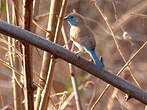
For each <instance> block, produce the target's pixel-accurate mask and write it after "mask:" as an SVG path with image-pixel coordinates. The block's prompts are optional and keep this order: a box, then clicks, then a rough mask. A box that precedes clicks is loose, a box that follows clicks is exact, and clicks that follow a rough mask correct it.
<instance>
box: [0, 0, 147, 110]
mask: <svg viewBox="0 0 147 110" xmlns="http://www.w3.org/2000/svg"><path fill="white" fill-rule="evenodd" d="M6 1H7V2H6ZM96 2H97V4H98V5H99V8H100V9H101V11H102V12H103V14H104V15H105V16H106V17H107V21H108V23H109V24H110V26H111V27H112V30H113V32H114V35H115V38H116V40H117V43H118V47H119V50H120V51H121V53H122V55H123V57H124V59H125V60H126V61H128V59H129V58H130V57H131V56H132V55H133V54H134V53H135V52H136V51H137V50H138V49H139V48H140V47H141V46H142V45H143V44H144V43H145V42H146V41H147V15H146V14H147V11H146V10H147V5H146V4H147V2H146V0H97V1H96ZM7 3H8V6H9V8H12V7H13V5H12V4H13V0H0V13H1V14H0V19H1V20H5V21H7V19H8V18H7V16H8V15H7V13H6V10H7V9H6V8H7V5H6V4H7ZM145 3H146V4H145ZM19 4H20V5H21V4H22V0H20V1H19ZM21 7H23V5H21ZM38 8H39V12H38V15H37V16H36V18H35V20H36V22H37V24H38V25H39V26H40V27H42V28H44V29H46V28H47V22H48V15H49V8H50V1H49V0H40V4H39V7H38ZM19 9H20V10H22V9H21V8H19ZM73 10H75V11H76V12H78V13H80V14H81V15H83V16H85V20H86V21H87V25H88V26H89V27H90V28H91V29H92V30H93V32H94V34H95V39H96V42H97V45H96V51H97V54H98V55H99V56H102V57H103V61H104V64H105V67H106V70H108V71H110V72H112V73H115V74H116V73H117V72H118V71H119V70H120V69H121V67H123V65H124V64H125V62H124V60H123V58H122V56H121V55H120V53H119V51H118V48H117V46H116V44H115V42H114V39H113V37H112V36H111V32H110V31H109V29H108V26H107V25H106V22H105V21H104V19H103V17H102V16H101V14H100V13H99V11H98V10H97V9H96V8H95V6H94V5H93V4H92V3H91V1H90V0H69V1H68V6H67V11H66V14H68V13H71V12H73ZM9 12H10V13H9V14H10V15H11V13H12V11H11V9H9ZM19 12H21V11H19ZM20 16H21V17H23V16H22V13H20ZM21 17H20V18H21ZM10 19H12V17H10ZM63 25H64V28H65V32H66V35H67V39H69V29H70V26H69V25H68V24H67V22H64V23H63ZM19 26H20V27H21V26H22V25H21V19H20V24H19ZM35 33H36V34H38V35H40V36H42V37H45V32H44V31H42V29H40V28H39V27H37V28H36V32H35ZM58 43H59V44H60V45H62V46H64V40H63V35H62V33H61V35H60V37H59V39H58ZM69 45H70V47H71V45H72V43H71V42H70V44H69ZM8 48H9V42H8V38H7V37H6V36H4V35H0V108H2V107H4V106H6V105H10V106H12V107H13V102H14V98H13V84H12V83H13V78H12V70H11V69H12V68H10V61H9V59H10V54H11V52H9V49H8ZM74 49H75V50H76V49H77V48H76V47H75V48H74ZM18 50H19V49H18ZM18 53H19V52H18ZM80 56H82V57H84V58H86V59H87V60H89V56H88V55H87V54H85V53H81V54H80ZM18 58H19V59H20V62H21V60H22V58H23V56H18ZM42 58H43V51H42V50H40V49H37V48H35V47H33V72H34V73H36V74H38V76H39V73H40V70H41V65H42ZM19 66H20V67H18V68H17V71H19V72H22V70H21V66H23V65H21V63H20V65H19ZM73 70H74V74H75V77H76V79H77V82H78V87H79V88H80V90H79V92H80V99H81V102H82V107H83V109H84V110H86V109H87V110H90V108H91V107H92V106H93V104H94V103H95V101H96V100H97V98H98V97H99V96H100V94H101V93H102V91H103V89H104V88H105V87H106V85H107V83H105V82H103V81H102V80H100V79H98V78H96V77H94V76H92V75H90V74H88V73H87V72H85V71H83V70H81V69H79V68H77V67H73ZM130 71H131V72H130ZM69 72H70V71H69V66H68V63H67V62H65V61H63V60H61V59H56V64H55V68H54V73H55V76H54V81H53V91H52V95H53V96H52V97H54V95H55V94H57V93H61V95H59V96H58V98H59V99H58V100H56V99H54V100H55V104H56V105H58V103H60V102H62V104H61V105H63V103H64V101H66V99H67V98H68V97H69V96H70V95H71V93H72V91H73V89H72V84H71V79H70V74H69ZM36 74H34V81H35V82H36V83H38V77H37V75H36ZM120 76H121V77H123V78H125V79H127V80H129V81H131V82H132V83H134V84H135V85H136V83H137V85H136V86H140V87H141V88H142V89H143V90H145V91H146V90H147V88H146V85H147V81H146V78H147V46H146V47H145V48H143V49H142V50H141V51H140V52H139V54H137V55H136V57H135V58H134V59H133V60H132V62H131V64H130V68H126V69H125V70H124V71H123V72H122V73H121V75H120ZM22 79H23V78H20V80H22ZM22 94H23V91H22ZM69 102H70V103H68V104H67V105H66V107H65V108H64V110H76V106H75V105H76V104H75V99H74V97H72V98H71V99H70V101H69ZM22 103H23V102H22ZM143 109H145V105H144V104H142V103H140V102H139V101H137V100H135V99H131V100H129V101H128V102H126V101H125V94H124V93H122V92H121V91H120V90H117V89H114V88H113V87H111V88H109V89H108V90H107V91H106V93H105V94H104V96H103V97H102V98H101V99H100V100H99V102H98V103H97V104H96V107H95V109H94V110H143Z"/></svg>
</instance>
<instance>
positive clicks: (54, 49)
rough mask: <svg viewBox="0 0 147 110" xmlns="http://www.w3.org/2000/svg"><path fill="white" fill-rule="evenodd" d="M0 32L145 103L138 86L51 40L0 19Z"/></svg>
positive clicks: (143, 92) (145, 100)
mask: <svg viewBox="0 0 147 110" xmlns="http://www.w3.org/2000/svg"><path fill="white" fill-rule="evenodd" d="M0 33H2V34H5V35H8V36H10V37H13V38H15V39H17V40H20V41H22V42H23V43H25V42H28V43H30V44H32V45H34V46H36V47H38V48H40V49H42V50H45V51H47V52H49V53H51V54H53V55H54V56H56V57H59V58H61V59H63V60H65V61H67V62H69V63H71V64H73V65H75V66H77V67H79V68H81V69H83V70H85V71H87V72H89V73H90V74H92V75H94V76H96V77H98V78H100V79H102V80H104V81H105V82H107V83H109V84H111V85H113V86H114V87H116V88H118V89H120V90H121V91H123V92H125V93H127V94H128V95H129V96H130V97H132V98H135V99H137V100H139V101H141V102H142V103H144V104H147V92H145V91H143V90H141V89H140V88H137V87H136V86H134V85H133V84H131V83H130V82H128V81H127V80H124V79H122V78H120V77H118V76H116V75H114V74H112V73H110V72H107V71H105V70H100V69H99V68H97V66H96V65H95V64H93V63H91V62H88V61H87V60H85V59H83V58H81V57H80V56H76V55H75V54H74V53H72V52H70V51H68V50H67V49H65V48H63V47H61V46H60V45H58V44H54V43H52V42H51V41H47V40H45V39H44V38H41V37H40V36H38V35H36V34H33V33H31V32H29V31H27V30H23V29H21V28H19V27H16V26H13V25H10V24H7V23H5V22H2V21H1V22H0ZM146 44H147V43H146Z"/></svg>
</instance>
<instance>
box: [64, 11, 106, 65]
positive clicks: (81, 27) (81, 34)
mask: <svg viewBox="0 0 147 110" xmlns="http://www.w3.org/2000/svg"><path fill="white" fill-rule="evenodd" d="M64 20H67V21H68V23H69V24H70V26H71V28H70V39H71V40H72V41H73V43H74V44H75V46H76V47H77V48H78V49H79V51H78V52H80V51H83V50H84V51H86V52H87V53H88V54H89V55H90V57H91V58H92V59H93V61H94V63H95V64H96V65H97V66H98V67H99V68H104V64H103V62H101V60H100V58H99V57H98V56H97V55H96V52H95V47H96V41H95V38H94V34H93V32H92V31H91V29H90V28H89V27H88V26H87V25H86V21H85V20H84V16H82V15H80V14H78V13H76V12H73V13H70V14H68V15H67V16H65V17H64Z"/></svg>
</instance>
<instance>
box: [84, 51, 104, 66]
mask: <svg viewBox="0 0 147 110" xmlns="http://www.w3.org/2000/svg"><path fill="white" fill-rule="evenodd" d="M86 50H87V52H88V54H89V55H90V56H91V57H92V59H93V60H94V63H95V64H96V65H97V66H98V67H99V68H104V64H103V63H102V62H101V61H100V59H99V57H98V56H97V55H96V52H95V50H94V49H86Z"/></svg>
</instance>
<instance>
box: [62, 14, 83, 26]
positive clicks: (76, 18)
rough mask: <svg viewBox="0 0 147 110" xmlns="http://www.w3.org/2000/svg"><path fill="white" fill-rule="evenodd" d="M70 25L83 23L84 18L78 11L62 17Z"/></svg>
mask: <svg viewBox="0 0 147 110" xmlns="http://www.w3.org/2000/svg"><path fill="white" fill-rule="evenodd" d="M64 20H67V21H68V23H69V24H70V25H74V26H78V25H81V24H83V23H84V18H83V16H81V15H80V14H78V13H70V14H68V15H67V16H65V17H64Z"/></svg>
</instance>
